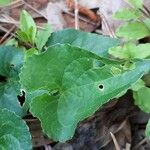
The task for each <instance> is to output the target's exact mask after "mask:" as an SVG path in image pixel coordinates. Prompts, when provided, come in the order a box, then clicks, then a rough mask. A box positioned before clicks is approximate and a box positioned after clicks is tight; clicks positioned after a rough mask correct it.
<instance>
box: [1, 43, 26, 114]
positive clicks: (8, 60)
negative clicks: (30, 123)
mask: <svg viewBox="0 0 150 150" xmlns="http://www.w3.org/2000/svg"><path fill="white" fill-rule="evenodd" d="M23 60H24V53H23V51H22V50H20V49H17V48H14V47H11V46H1V47H0V108H1V109H3V108H7V109H8V110H11V111H13V112H15V113H16V114H18V115H20V116H22V109H21V106H20V103H19V101H18V98H17V96H18V95H20V84H19V77H18V74H19V72H20V68H21V67H22V64H23Z"/></svg>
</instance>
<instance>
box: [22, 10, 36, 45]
mask: <svg viewBox="0 0 150 150" xmlns="http://www.w3.org/2000/svg"><path fill="white" fill-rule="evenodd" d="M20 30H21V32H23V33H26V35H27V37H28V38H29V39H30V40H31V42H32V43H34V42H35V37H36V30H37V29H36V24H35V22H34V20H33V18H32V17H31V16H30V14H29V13H28V12H26V11H25V10H23V11H22V13H21V16H20ZM27 42H28V41H27Z"/></svg>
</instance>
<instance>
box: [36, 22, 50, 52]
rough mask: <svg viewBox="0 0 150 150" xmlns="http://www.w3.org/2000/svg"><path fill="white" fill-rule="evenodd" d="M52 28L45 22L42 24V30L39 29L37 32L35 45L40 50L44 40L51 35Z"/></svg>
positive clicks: (44, 42)
mask: <svg viewBox="0 0 150 150" xmlns="http://www.w3.org/2000/svg"><path fill="white" fill-rule="evenodd" d="M51 33H52V28H51V26H50V24H46V25H45V26H44V29H43V30H39V31H38V32H37V38H36V46H37V49H38V50H40V51H41V50H42V48H43V47H44V45H45V44H46V42H47V41H48V38H49V37H50V36H51Z"/></svg>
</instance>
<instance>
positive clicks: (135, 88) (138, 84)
mask: <svg viewBox="0 0 150 150" xmlns="http://www.w3.org/2000/svg"><path fill="white" fill-rule="evenodd" d="M143 87H145V83H144V81H143V80H142V79H139V80H138V81H137V82H135V83H134V84H133V85H132V86H131V89H132V90H133V91H138V90H140V89H141V88H143Z"/></svg>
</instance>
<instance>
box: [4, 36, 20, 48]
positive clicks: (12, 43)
mask: <svg viewBox="0 0 150 150" xmlns="http://www.w3.org/2000/svg"><path fill="white" fill-rule="evenodd" d="M5 45H6V46H15V47H18V41H17V40H16V39H15V38H12V39H10V40H7V41H6V43H5Z"/></svg>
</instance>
